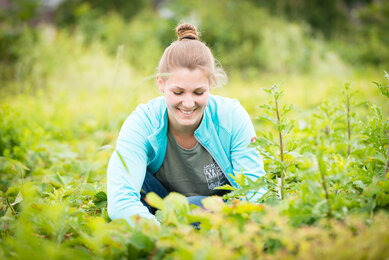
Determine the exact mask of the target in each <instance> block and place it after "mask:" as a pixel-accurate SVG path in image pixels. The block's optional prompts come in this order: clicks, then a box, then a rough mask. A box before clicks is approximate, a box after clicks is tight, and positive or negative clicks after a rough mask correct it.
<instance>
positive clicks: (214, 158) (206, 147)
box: [194, 135, 235, 187]
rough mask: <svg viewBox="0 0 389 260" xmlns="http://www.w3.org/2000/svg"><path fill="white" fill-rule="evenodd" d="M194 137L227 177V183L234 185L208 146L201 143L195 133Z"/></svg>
mask: <svg viewBox="0 0 389 260" xmlns="http://www.w3.org/2000/svg"><path fill="white" fill-rule="evenodd" d="M194 137H195V138H196V140H197V142H199V143H200V144H201V145H202V146H203V147H204V149H205V150H207V152H208V153H209V154H210V155H211V157H212V158H213V160H214V161H215V162H216V164H217V166H219V168H220V170H221V171H222V173H223V174H224V176H225V177H226V178H227V181H228V182H229V184H230V185H231V186H232V187H235V186H234V185H233V184H232V182H231V181H230V179H229V178H228V176H227V174H226V173H225V172H224V170H223V168H222V167H221V166H220V164H219V162H218V161H217V160H216V159H215V157H214V156H213V154H212V153H211V152H210V151H209V150H208V148H207V147H206V146H205V145H203V143H202V142H200V140H199V139H198V138H197V136H196V135H194Z"/></svg>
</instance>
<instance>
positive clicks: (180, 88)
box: [173, 85, 207, 91]
mask: <svg viewBox="0 0 389 260" xmlns="http://www.w3.org/2000/svg"><path fill="white" fill-rule="evenodd" d="M173 88H175V89H178V90H185V88H182V87H180V86H173ZM206 88H207V86H205V85H204V86H200V87H197V88H195V91H196V90H203V89H206Z"/></svg>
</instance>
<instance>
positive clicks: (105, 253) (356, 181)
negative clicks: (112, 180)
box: [0, 0, 389, 259]
mask: <svg viewBox="0 0 389 260" xmlns="http://www.w3.org/2000/svg"><path fill="white" fill-rule="evenodd" d="M121 2H122V1H119V2H118V3H121ZM127 2H128V1H126V3H127ZM123 3H124V2H123ZM134 3H135V2H131V3H130V2H129V3H127V4H128V7H125V8H124V6H123V5H121V4H119V5H112V6H110V7H108V9H109V11H107V12H106V11H105V10H106V9H107V6H106V4H107V3H106V1H91V0H87V1H82V0H78V1H65V2H63V4H62V5H61V6H59V7H58V8H57V9H55V10H54V11H56V12H60V13H61V14H58V13H57V15H55V21H52V23H51V24H50V23H49V24H47V23H41V22H39V19H41V17H42V8H41V7H40V6H39V5H37V4H36V2H34V1H16V2H12V4H10V5H9V6H8V7H7V9H6V10H7V12H2V13H0V16H1V18H2V19H1V21H2V22H0V32H1V33H0V46H1V48H0V66H1V69H0V76H1V78H0V258H1V259H11V258H12V259H14V258H16V259H25V258H34V259H35V258H44V257H45V258H50V259H57V258H61V259H62V258H65V259H67V258H77V259H91V258H92V259H106V258H109V259H117V258H128V259H165V258H169V259H171V258H175V259H177V258H178V259H182V258H184V259H187V258H188V259H190V258H198V259H214V258H220V257H223V258H225V259H238V258H239V259H242V258H245V259H280V258H299V259H317V258H320V259H334V258H335V259H349V258H351V257H352V258H356V259H386V258H389V253H388V250H387V245H388V244H389V228H388V221H389V212H388V210H389V181H388V179H389V173H388V168H389V118H388V114H389V106H388V98H389V94H388V93H389V75H388V74H387V73H385V78H383V77H382V71H383V70H384V69H382V68H384V67H385V66H387V65H388V56H387V50H386V49H387V48H385V46H386V45H387V43H388V42H387V34H386V33H384V32H385V31H386V30H387V29H386V26H387V24H389V23H387V22H386V21H387V19H388V18H387V17H389V16H388V15H385V14H386V12H387V8H388V5H387V4H386V3H384V2H375V1H373V2H371V1H369V0H364V1H363V0H361V1H350V0H349V1H330V2H329V5H328V6H325V7H323V6H321V5H320V4H319V1H309V3H308V1H288V0H285V1H277V3H278V6H277V4H275V3H273V2H271V3H270V2H269V1H249V0H246V1H239V2H236V1H225V2H220V1H208V2H207V5H203V4H201V2H198V1H193V2H188V1H162V2H161V3H162V4H161V5H156V1H141V2H140V3H141V4H139V5H134ZM339 3H340V4H339ZM133 5H134V6H135V7H136V8H135V7H134V6H133ZM131 6H132V7H131ZM119 7H123V8H119ZM357 7H358V8H357ZM128 8H134V9H133V10H134V11H133V12H126V10H127V9H128ZM323 8H324V9H331V10H328V12H324V11H323ZM103 10H104V11H103ZM135 10H136V11H135ZM193 10H196V12H193ZM345 10H346V12H345ZM347 10H348V11H347ZM304 11H307V12H304ZM308 11H312V12H308ZM349 12H351V13H353V14H354V15H356V17H354V16H353V15H352V16H349ZM242 13H243V14H245V15H244V16H243V15H242ZM297 13H301V16H298V17H297V16H296V15H297ZM317 13H319V14H323V15H322V16H320V15H314V14H317ZM329 17H334V18H336V19H330V18H329ZM350 17H351V18H350ZM352 17H354V18H352ZM181 18H185V20H187V21H197V22H198V25H199V29H200V31H202V32H203V34H204V35H203V39H204V40H205V41H206V42H207V43H208V44H209V45H210V46H211V48H212V50H214V52H215V54H216V57H217V58H219V59H220V61H221V63H222V64H223V65H224V66H225V68H226V70H227V72H228V74H229V75H230V83H229V84H228V85H227V86H226V87H224V88H218V89H213V90H212V92H213V93H214V94H218V95H222V96H229V97H234V98H237V99H239V100H240V102H241V103H242V105H243V106H244V107H245V108H246V109H247V111H248V112H249V114H250V115H251V117H252V120H253V122H254V125H255V129H256V132H257V139H256V141H255V142H254V143H253V145H254V146H255V147H257V149H258V150H259V151H260V152H261V154H262V157H263V159H264V164H265V170H266V173H267V174H266V176H264V177H263V178H260V179H259V180H258V181H257V182H252V181H250V180H248V179H246V178H245V177H244V175H240V174H237V176H236V177H235V179H236V182H237V183H238V184H239V185H240V188H239V189H237V188H233V187H229V186H228V185H227V186H223V187H221V188H222V189H228V190H231V192H230V193H228V194H227V195H225V197H224V199H226V200H227V202H223V200H222V199H221V198H220V197H210V198H207V199H206V200H205V201H204V205H205V209H200V208H196V207H195V206H193V205H188V202H187V200H186V199H185V197H183V196H181V195H179V194H174V193H172V194H170V195H169V196H168V197H167V198H165V199H164V200H162V199H160V198H158V197H157V196H156V195H155V194H150V195H149V196H148V198H147V199H148V201H149V203H151V204H152V205H153V206H154V207H156V208H158V209H159V211H157V218H158V219H159V220H160V222H161V223H162V224H161V225H160V226H157V225H156V224H155V223H154V222H150V221H148V220H145V219H140V218H137V217H133V221H134V223H136V225H135V226H133V227H131V226H129V225H128V224H127V223H126V222H125V221H121V220H115V221H111V220H110V219H109V217H108V215H107V211H106V207H107V199H106V180H105V178H106V166H107V163H108V160H109V157H110V155H111V154H112V152H113V147H114V145H115V141H116V137H117V134H118V132H119V129H120V126H121V124H122V123H123V121H124V119H125V118H126V117H127V116H128V115H129V113H131V111H132V110H133V109H134V108H135V107H136V106H137V105H138V104H139V103H144V102H147V100H149V99H150V98H153V97H155V96H157V95H158V94H159V93H158V92H157V87H156V86H155V83H154V82H152V80H151V79H154V76H153V74H154V69H155V67H156V65H157V63H158V60H159V58H160V56H161V54H162V51H163V49H164V48H165V47H166V46H167V45H168V44H170V42H171V41H172V40H174V38H175V36H174V31H173V30H172V28H174V27H175V25H176V24H177V22H178V20H180V19H181ZM324 18H325V19H324ZM353 19H356V20H353ZM204 21H207V22H204ZM220 21H223V22H220ZM326 21H328V23H327V22H326ZM354 22H355V23H356V24H357V25H355V26H354V25H353V23H354ZM340 25H342V26H340ZM242 39H244V41H243V40H242ZM349 41H351V42H353V44H351V45H347V44H346V43H348V42H349ZM146 50H147V51H146ZM356 50H358V51H356ZM386 70H387V69H386ZM281 80H283V83H282V84H277V85H273V84H274V83H279V82H280V81H281ZM345 80H348V81H349V83H348V82H347V83H344V81H345ZM373 82H374V83H373ZM270 86H272V87H270ZM262 89H264V90H265V91H262ZM129 170H131V169H129ZM262 188H266V193H265V194H264V195H263V196H262V197H261V198H260V199H259V201H258V203H256V204H254V203H249V202H247V201H248V200H249V199H250V198H251V196H253V195H255V194H253V193H252V192H250V191H251V190H258V189H262ZM361 248H362V249H363V250H358V249H361ZM356 252H358V253H356Z"/></svg>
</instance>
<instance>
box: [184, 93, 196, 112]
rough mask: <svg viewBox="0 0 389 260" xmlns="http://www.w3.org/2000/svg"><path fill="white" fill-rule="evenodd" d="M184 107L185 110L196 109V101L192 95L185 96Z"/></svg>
mask: <svg viewBox="0 0 389 260" xmlns="http://www.w3.org/2000/svg"><path fill="white" fill-rule="evenodd" d="M182 106H183V107H184V108H188V109H190V108H194V106H195V100H194V98H193V97H192V95H184V97H183V100H182Z"/></svg>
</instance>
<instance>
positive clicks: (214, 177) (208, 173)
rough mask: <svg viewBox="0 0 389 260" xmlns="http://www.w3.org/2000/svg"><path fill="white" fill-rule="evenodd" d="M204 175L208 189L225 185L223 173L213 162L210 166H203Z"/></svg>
mask: <svg viewBox="0 0 389 260" xmlns="http://www.w3.org/2000/svg"><path fill="white" fill-rule="evenodd" d="M204 175H205V178H206V179H207V183H208V189H210V190H213V189H214V188H216V187H218V186H222V185H224V184H226V183H227V182H226V179H225V178H223V177H224V176H223V172H222V170H221V169H220V168H219V166H218V165H217V164H216V163H215V161H214V162H213V163H211V164H208V165H204Z"/></svg>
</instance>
